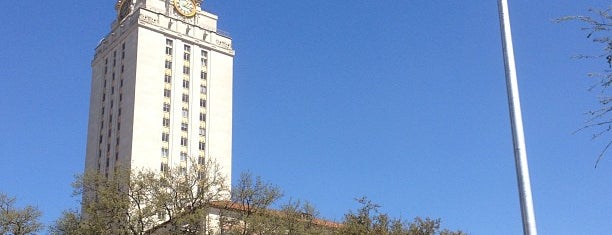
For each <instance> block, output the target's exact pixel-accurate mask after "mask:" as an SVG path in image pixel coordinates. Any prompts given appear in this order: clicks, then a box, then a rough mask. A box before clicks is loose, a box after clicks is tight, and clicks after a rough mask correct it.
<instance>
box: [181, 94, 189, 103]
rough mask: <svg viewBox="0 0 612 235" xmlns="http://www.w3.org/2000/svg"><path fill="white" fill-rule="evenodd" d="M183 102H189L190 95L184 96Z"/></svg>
mask: <svg viewBox="0 0 612 235" xmlns="http://www.w3.org/2000/svg"><path fill="white" fill-rule="evenodd" d="M182 100H183V102H189V95H188V94H183V97H182Z"/></svg>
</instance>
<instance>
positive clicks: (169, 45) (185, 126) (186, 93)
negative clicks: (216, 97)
mask: <svg viewBox="0 0 612 235" xmlns="http://www.w3.org/2000/svg"><path fill="white" fill-rule="evenodd" d="M173 48H174V43H173V40H171V39H166V48H165V53H166V59H165V65H164V66H165V68H166V69H167V71H166V73H165V75H164V83H166V87H165V88H164V93H163V95H164V97H166V98H167V99H171V98H172V77H173V76H172V74H173V71H172V70H173V64H172V63H173ZM183 52H184V54H183V61H184V64H183V71H182V72H183V75H184V76H183V80H182V84H181V85H182V87H183V88H184V90H183V93H182V94H181V102H183V108H182V110H181V111H182V117H183V118H185V119H184V121H182V122H181V125H180V128H181V132H183V134H182V136H181V139H180V144H181V146H183V147H188V145H189V139H188V137H187V136H188V134H187V133H188V132H189V123H188V120H189V108H187V107H189V103H190V98H191V97H190V90H189V88H190V86H191V85H192V84H191V82H190V81H189V75H190V74H191V68H190V64H189V62H190V61H191V52H192V50H191V46H190V45H184V50H183ZM201 53H202V57H201V62H202V71H201V74H200V79H202V83H201V85H200V90H199V91H200V97H201V98H200V101H199V105H200V107H201V112H200V114H199V120H200V127H199V136H200V139H201V141H199V144H198V149H199V150H200V151H201V152H200V154H199V155H201V156H200V157H201V158H202V159H199V160H200V161H201V162H199V163H200V164H203V163H204V160H203V151H204V150H205V148H206V144H205V136H206V127H205V121H206V110H205V108H206V93H207V89H206V79H207V74H206V71H205V69H206V64H207V63H208V52H206V51H204V50H202V51H201ZM171 103H172V102H171V101H170V100H166V101H165V102H164V103H163V105H162V110H163V112H165V113H167V114H168V115H165V117H163V119H162V126H163V127H164V131H163V133H162V142H164V143H165V144H164V145H163V147H162V151H161V155H162V158H166V159H167V158H168V157H169V154H170V153H169V151H170V150H169V149H168V147H166V146H168V144H167V143H168V142H170V134H169V132H170V118H169V117H170V115H169V114H170V112H171ZM187 157H188V154H187V152H186V151H181V152H180V159H181V161H186V160H187ZM167 169H168V164H167V163H164V162H163V161H162V165H161V170H162V171H165V170H167Z"/></svg>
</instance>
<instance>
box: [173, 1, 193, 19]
mask: <svg viewBox="0 0 612 235" xmlns="http://www.w3.org/2000/svg"><path fill="white" fill-rule="evenodd" d="M174 8H176V11H178V12H179V13H180V14H181V15H183V16H186V17H192V16H194V15H195V14H196V4H195V3H194V2H193V0H174Z"/></svg>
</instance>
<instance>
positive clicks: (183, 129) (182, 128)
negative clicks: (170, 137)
mask: <svg viewBox="0 0 612 235" xmlns="http://www.w3.org/2000/svg"><path fill="white" fill-rule="evenodd" d="M187 130H189V124H187V123H184V122H183V123H181V131H187Z"/></svg>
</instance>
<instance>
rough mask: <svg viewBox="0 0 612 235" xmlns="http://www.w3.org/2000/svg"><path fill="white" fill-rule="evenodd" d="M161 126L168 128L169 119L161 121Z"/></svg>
mask: <svg viewBox="0 0 612 235" xmlns="http://www.w3.org/2000/svg"><path fill="white" fill-rule="evenodd" d="M162 125H163V126H165V127H169V126H170V119H169V118H164V119H163V120H162Z"/></svg>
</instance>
